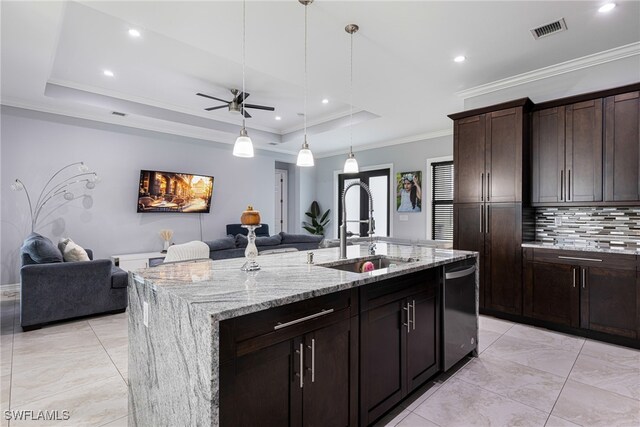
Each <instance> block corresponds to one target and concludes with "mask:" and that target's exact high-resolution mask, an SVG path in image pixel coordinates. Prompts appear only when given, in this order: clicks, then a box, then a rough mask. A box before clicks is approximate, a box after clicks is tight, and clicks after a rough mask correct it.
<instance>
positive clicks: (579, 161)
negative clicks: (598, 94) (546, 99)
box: [565, 99, 602, 202]
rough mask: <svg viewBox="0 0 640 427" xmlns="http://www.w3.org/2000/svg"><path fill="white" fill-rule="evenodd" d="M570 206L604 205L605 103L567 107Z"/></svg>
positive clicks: (587, 103)
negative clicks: (575, 203) (603, 145)
mask: <svg viewBox="0 0 640 427" xmlns="http://www.w3.org/2000/svg"><path fill="white" fill-rule="evenodd" d="M565 135H566V141H565V170H566V174H567V176H566V180H567V181H566V187H565V188H566V197H565V200H566V201H567V202H599V201H602V99H593V100H590V101H584V102H579V103H577V104H573V105H568V106H567V107H566V122H565Z"/></svg>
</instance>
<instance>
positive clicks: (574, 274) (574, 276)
mask: <svg viewBox="0 0 640 427" xmlns="http://www.w3.org/2000/svg"><path fill="white" fill-rule="evenodd" d="M571 276H572V277H573V287H574V288H575V287H576V268H575V267H571Z"/></svg>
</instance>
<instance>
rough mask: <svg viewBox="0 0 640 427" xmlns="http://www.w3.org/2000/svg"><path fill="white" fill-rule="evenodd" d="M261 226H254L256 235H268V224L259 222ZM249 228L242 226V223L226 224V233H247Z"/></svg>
mask: <svg viewBox="0 0 640 427" xmlns="http://www.w3.org/2000/svg"><path fill="white" fill-rule="evenodd" d="M260 225H261V226H262V227H260V228H256V236H267V237H268V236H269V224H260ZM248 233H249V230H247V229H246V228H244V227H242V224H227V234H231V235H232V236H235V235H236V234H242V235H245V236H246V235H247V234H248Z"/></svg>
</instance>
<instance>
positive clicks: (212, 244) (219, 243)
mask: <svg viewBox="0 0 640 427" xmlns="http://www.w3.org/2000/svg"><path fill="white" fill-rule="evenodd" d="M205 243H206V244H207V245H209V250H210V251H221V250H224V249H233V248H235V247H236V240H235V238H234V237H233V236H226V237H222V238H220V239H215V240H209V241H208V242H205Z"/></svg>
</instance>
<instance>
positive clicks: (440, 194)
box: [431, 161, 453, 241]
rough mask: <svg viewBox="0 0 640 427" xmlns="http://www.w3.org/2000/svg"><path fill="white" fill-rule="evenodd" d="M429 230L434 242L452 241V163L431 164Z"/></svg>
mask: <svg viewBox="0 0 640 427" xmlns="http://www.w3.org/2000/svg"><path fill="white" fill-rule="evenodd" d="M431 170H432V174H433V176H432V180H431V182H432V185H433V188H432V190H433V191H432V193H431V194H432V195H433V196H432V198H433V201H432V206H431V209H432V211H431V230H432V234H431V235H432V236H433V239H435V240H450V241H453V162H452V161H448V162H439V163H432V164H431Z"/></svg>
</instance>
